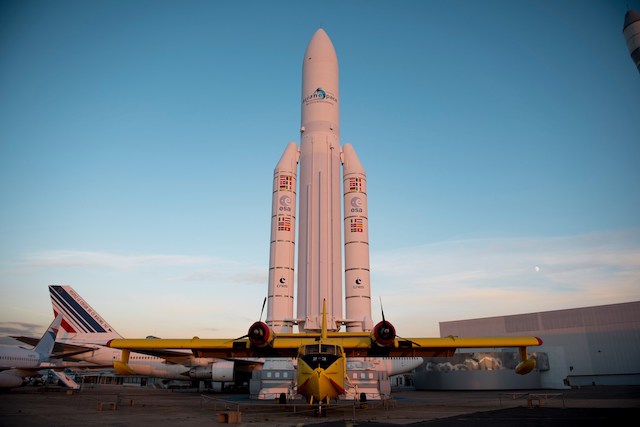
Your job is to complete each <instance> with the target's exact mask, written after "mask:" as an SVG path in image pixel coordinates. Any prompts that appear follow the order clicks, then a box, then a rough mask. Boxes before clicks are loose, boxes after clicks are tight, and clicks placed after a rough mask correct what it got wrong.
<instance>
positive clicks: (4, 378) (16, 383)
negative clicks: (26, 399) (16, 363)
mask: <svg viewBox="0 0 640 427" xmlns="http://www.w3.org/2000/svg"><path fill="white" fill-rule="evenodd" d="M23 382H24V379H23V378H22V377H19V376H17V375H13V374H12V373H10V372H2V373H0V388H14V387H20V386H21V385H22V383H23Z"/></svg>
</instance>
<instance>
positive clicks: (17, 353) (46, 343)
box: [0, 314, 62, 389]
mask: <svg viewBox="0 0 640 427" xmlns="http://www.w3.org/2000/svg"><path fill="white" fill-rule="evenodd" d="M60 322H62V315H61V314H59V315H57V316H56V317H55V319H53V322H51V325H49V327H48V328H47V331H46V332H45V333H44V335H42V338H40V340H39V341H38V342H37V344H36V346H35V347H34V348H33V349H32V350H29V349H26V348H22V347H4V348H0V388H3V389H11V388H16V387H20V386H21V385H23V383H24V379H25V378H27V377H32V376H35V375H36V374H37V373H38V371H41V370H43V369H48V368H51V367H54V366H55V365H54V364H52V363H50V362H49V360H50V357H51V352H52V350H53V346H54V343H55V341H56V335H57V334H58V330H59V328H60Z"/></svg>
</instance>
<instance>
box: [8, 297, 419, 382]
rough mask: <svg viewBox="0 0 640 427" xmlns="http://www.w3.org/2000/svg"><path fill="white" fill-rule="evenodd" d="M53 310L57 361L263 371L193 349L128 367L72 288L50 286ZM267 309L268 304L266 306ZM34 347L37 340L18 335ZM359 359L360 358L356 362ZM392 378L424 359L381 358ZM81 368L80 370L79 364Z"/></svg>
mask: <svg viewBox="0 0 640 427" xmlns="http://www.w3.org/2000/svg"><path fill="white" fill-rule="evenodd" d="M49 295H50V298H51V304H52V307H53V312H54V313H55V314H57V313H62V314H63V319H62V324H61V331H60V333H59V334H58V338H57V343H56V347H55V349H54V350H55V352H56V356H57V357H64V358H66V359H70V360H73V361H82V362H87V363H88V364H87V366H85V367H84V368H86V369H98V368H107V367H108V368H113V369H114V371H115V372H116V373H118V374H121V375H138V376H147V377H154V378H161V379H163V380H183V381H198V380H205V381H213V382H219V383H231V382H233V383H235V384H237V385H241V384H242V383H244V382H248V381H249V380H250V378H251V372H252V371H253V370H254V369H257V368H259V367H260V366H261V365H262V364H263V363H264V362H265V358H244V359H234V360H225V359H220V358H203V357H196V356H194V354H193V353H192V352H191V351H169V350H163V351H145V352H144V353H142V352H131V353H130V355H129V358H128V363H126V364H123V363H122V361H121V354H120V353H121V351H120V350H118V349H113V348H109V347H107V346H106V344H107V342H108V341H109V340H111V339H116V338H123V337H122V335H120V334H119V333H118V332H116V330H115V329H114V328H113V327H112V326H111V325H110V324H109V323H108V322H107V321H106V320H104V318H103V317H102V316H101V315H100V314H99V313H98V312H97V311H96V310H95V309H94V308H93V307H91V305H89V303H88V302H87V301H85V300H84V299H83V298H82V297H81V296H80V294H78V292H77V291H76V290H75V289H74V288H73V287H71V286H68V285H51V286H49ZM263 308H264V306H263ZM13 338H16V339H18V340H20V341H22V342H25V343H29V344H32V345H34V344H35V339H34V338H29V337H20V336H14V337H13ZM354 360H355V359H354ZM381 362H382V363H380V365H381V366H382V369H384V370H385V371H386V372H387V375H388V376H392V375H397V374H401V373H405V372H410V371H411V370H413V369H415V368H417V367H418V366H420V365H421V364H422V362H423V360H422V358H421V357H414V358H403V359H389V358H386V360H381ZM76 367H79V366H76Z"/></svg>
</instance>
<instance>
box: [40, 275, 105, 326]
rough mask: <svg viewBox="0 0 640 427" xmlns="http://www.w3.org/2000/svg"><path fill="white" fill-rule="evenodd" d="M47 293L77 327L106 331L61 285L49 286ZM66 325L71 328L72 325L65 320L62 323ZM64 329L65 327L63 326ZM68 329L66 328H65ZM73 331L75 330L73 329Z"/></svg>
mask: <svg viewBox="0 0 640 427" xmlns="http://www.w3.org/2000/svg"><path fill="white" fill-rule="evenodd" d="M49 289H50V290H49V293H50V295H51V299H52V300H54V301H55V302H56V303H57V304H58V306H59V307H60V309H61V310H62V311H63V313H64V315H65V316H68V317H70V318H71V320H73V321H74V322H75V323H76V324H77V325H78V327H80V328H81V329H84V332H87V333H102V332H107V331H106V330H105V329H104V328H103V327H102V326H100V324H99V323H98V322H97V321H96V320H95V319H94V318H93V316H91V314H89V313H88V312H87V310H85V309H84V308H83V307H82V306H81V305H80V304H78V302H77V301H76V300H75V298H73V296H71V295H70V294H69V292H67V291H66V290H65V289H64V287H62V286H49ZM65 323H66V325H68V326H69V327H70V328H71V329H73V327H72V326H71V325H69V324H68V323H67V322H64V323H63V324H65ZM65 330H67V328H66V327H65ZM67 331H68V330H67ZM74 332H75V331H74Z"/></svg>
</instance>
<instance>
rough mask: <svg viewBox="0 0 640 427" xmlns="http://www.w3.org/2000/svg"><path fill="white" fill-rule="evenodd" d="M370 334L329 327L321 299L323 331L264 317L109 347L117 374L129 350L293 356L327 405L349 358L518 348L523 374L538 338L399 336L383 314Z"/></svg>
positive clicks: (306, 391) (303, 385)
mask: <svg viewBox="0 0 640 427" xmlns="http://www.w3.org/2000/svg"><path fill="white" fill-rule="evenodd" d="M382 318H383V320H382V321H381V322H379V323H378V324H377V325H376V326H375V327H374V328H373V330H372V331H371V332H340V331H337V332H334V331H327V320H326V303H323V310H322V324H323V326H322V330H321V331H320V332H319V333H318V332H305V333H282V334H277V335H276V334H275V333H274V332H273V331H272V330H271V328H270V327H269V326H268V325H267V324H266V323H264V322H262V321H257V322H255V323H253V324H252V325H251V327H250V328H249V331H248V333H247V335H245V336H243V337H240V338H237V339H229V338H213V339H201V338H197V337H194V338H191V339H160V338H145V339H113V340H111V341H109V343H108V344H107V345H108V346H109V347H112V348H117V349H121V350H122V361H116V362H114V367H115V368H116V370H117V371H118V372H126V371H127V363H128V358H129V352H130V351H131V350H136V351H142V352H148V353H153V352H154V351H157V352H161V351H163V350H175V349H189V350H191V351H192V352H193V353H194V355H195V356H196V357H212V358H255V357H289V358H292V357H296V358H297V365H298V367H297V378H296V384H297V392H298V394H300V395H302V396H303V397H305V398H306V399H307V401H308V402H309V403H310V404H318V405H320V407H319V409H318V412H321V411H322V409H321V408H322V405H328V404H329V403H330V401H331V400H333V399H337V398H338V397H339V396H340V395H343V394H345V393H346V391H347V388H348V387H349V384H348V381H349V379H348V377H347V357H451V356H453V354H454V353H455V351H456V349H459V348H518V350H519V355H520V362H519V363H518V365H517V366H516V368H515V372H516V373H517V374H521V375H524V374H527V373H529V372H531V371H532V370H533V369H534V368H535V366H536V362H535V359H533V358H529V357H528V354H527V347H533V346H539V345H541V344H542V340H541V339H540V338H537V337H532V336H510V337H477V338H459V337H453V336H449V337H445V338H401V337H399V336H397V335H396V330H395V328H394V327H393V325H392V324H391V323H389V322H388V321H387V320H385V318H384V313H383V315H382Z"/></svg>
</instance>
